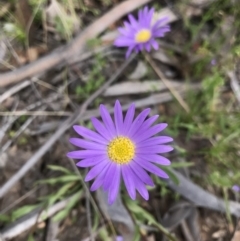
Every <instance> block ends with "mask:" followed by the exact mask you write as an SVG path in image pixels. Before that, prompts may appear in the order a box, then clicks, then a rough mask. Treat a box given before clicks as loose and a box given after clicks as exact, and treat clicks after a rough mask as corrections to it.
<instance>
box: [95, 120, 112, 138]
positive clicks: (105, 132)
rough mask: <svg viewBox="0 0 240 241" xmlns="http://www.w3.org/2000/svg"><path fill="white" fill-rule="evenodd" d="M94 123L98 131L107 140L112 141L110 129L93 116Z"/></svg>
mask: <svg viewBox="0 0 240 241" xmlns="http://www.w3.org/2000/svg"><path fill="white" fill-rule="evenodd" d="M91 121H92V124H93V126H94V128H95V129H96V131H97V132H98V133H99V134H100V135H102V136H103V137H104V138H105V139H106V140H108V141H110V140H111V139H112V137H111V134H110V132H109V131H108V129H107V128H106V127H105V126H104V125H103V124H102V123H101V122H100V121H99V120H98V119H97V118H95V117H93V118H91Z"/></svg>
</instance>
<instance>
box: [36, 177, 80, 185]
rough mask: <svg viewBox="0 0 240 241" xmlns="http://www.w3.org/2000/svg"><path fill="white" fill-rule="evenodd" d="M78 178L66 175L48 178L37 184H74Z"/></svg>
mask: <svg viewBox="0 0 240 241" xmlns="http://www.w3.org/2000/svg"><path fill="white" fill-rule="evenodd" d="M79 180H80V178H79V176H77V175H66V176H61V177H55V178H49V179H45V180H41V181H39V182H38V183H45V184H51V185H53V184H56V183H63V182H75V181H79Z"/></svg>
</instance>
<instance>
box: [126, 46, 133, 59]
mask: <svg viewBox="0 0 240 241" xmlns="http://www.w3.org/2000/svg"><path fill="white" fill-rule="evenodd" d="M133 49H134V45H132V46H130V47H129V48H128V50H127V52H126V56H125V57H126V59H127V58H129V56H130V55H131V53H132V51H133Z"/></svg>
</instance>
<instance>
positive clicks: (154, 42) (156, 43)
mask: <svg viewBox="0 0 240 241" xmlns="http://www.w3.org/2000/svg"><path fill="white" fill-rule="evenodd" d="M151 44H152V46H153V48H154V49H155V50H158V48H159V46H158V42H157V41H156V40H154V39H152V40H151Z"/></svg>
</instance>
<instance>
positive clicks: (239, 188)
mask: <svg viewBox="0 0 240 241" xmlns="http://www.w3.org/2000/svg"><path fill="white" fill-rule="evenodd" d="M232 190H233V191H235V192H240V186H238V185H233V186H232Z"/></svg>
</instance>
